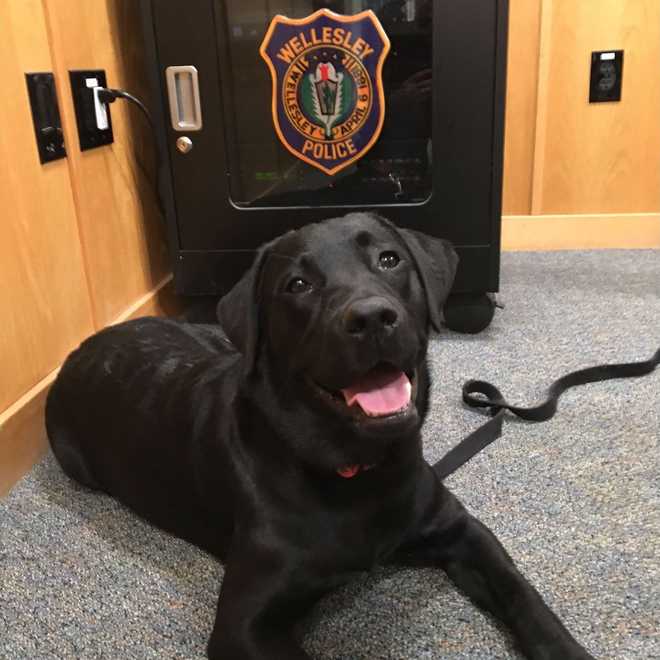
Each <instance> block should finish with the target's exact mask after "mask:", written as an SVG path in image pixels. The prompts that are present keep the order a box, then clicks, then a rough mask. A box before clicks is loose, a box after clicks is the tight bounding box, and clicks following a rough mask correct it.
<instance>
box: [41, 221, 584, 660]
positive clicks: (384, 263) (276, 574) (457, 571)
mask: <svg viewBox="0 0 660 660" xmlns="http://www.w3.org/2000/svg"><path fill="white" fill-rule="evenodd" d="M383 253H386V256H385V257H383V256H382V255H383ZM390 253H396V255H398V258H399V259H400V261H399V262H398V264H397V263H396V258H394V257H392V255H391V254H390ZM396 255H395V256H396ZM456 262H457V258H456V255H455V253H454V251H453V249H452V248H451V246H450V245H449V244H448V243H447V242H445V241H439V240H437V239H433V238H430V237H428V236H424V235H422V234H417V233H414V232H410V231H408V230H404V229H399V228H396V227H394V226H393V225H391V224H390V223H389V222H387V221H386V220H384V219H382V218H379V217H378V216H375V215H372V214H351V215H348V216H346V217H344V218H336V219H333V220H329V221H326V222H324V223H320V224H317V225H310V226H308V227H305V228H304V229H302V230H299V231H297V232H291V233H289V234H286V235H285V236H283V237H281V238H280V239H278V240H276V241H273V242H272V243H270V244H269V245H267V246H265V247H264V248H263V249H262V250H261V251H260V252H259V254H258V256H257V258H256V260H255V263H254V266H253V267H252V269H251V270H250V271H249V272H248V273H247V274H246V275H245V277H244V278H243V279H242V280H241V282H240V283H239V284H238V285H237V286H236V288H235V289H233V290H232V291H231V292H230V293H229V294H228V295H227V296H226V297H225V298H224V299H223V300H222V301H221V302H220V304H219V306H218V315H219V318H220V321H221V325H222V328H224V332H226V333H227V336H225V335H224V332H223V330H222V329H221V327H219V326H203V325H188V324H185V323H181V322H177V321H172V320H159V319H139V320H136V321H131V322H128V323H123V324H121V325H118V326H114V327H111V328H108V329H106V330H103V331H102V332H99V333H98V334H97V335H95V336H93V337H91V338H90V339H88V340H87V341H85V342H84V343H83V344H82V346H81V347H80V348H79V349H78V350H77V351H75V352H74V353H72V354H71V356H69V358H68V359H67V361H66V362H65V364H64V366H63V368H62V370H61V372H60V374H59V376H58V378H57V380H56V382H55V383H54V385H53V387H52V389H51V391H50V394H49V397H48V402H47V411H46V418H47V419H46V421H47V428H48V435H49V438H50V442H51V445H52V448H53V451H54V453H55V455H56V456H57V458H58V459H59V461H60V463H61V464H62V467H63V469H64V470H65V471H66V472H67V473H68V474H69V475H70V476H71V477H73V478H74V479H77V480H78V481H80V482H82V483H84V484H86V485H88V486H89V487H91V488H96V489H100V490H103V491H105V492H107V493H110V494H111V495H113V496H114V497H116V498H117V499H119V500H120V501H121V502H123V503H124V504H126V505H127V506H129V507H131V508H132V509H133V510H134V511H135V512H136V513H138V514H140V515H141V516H143V517H144V518H146V519H147V520H149V521H151V522H153V523H155V524H156V525H159V526H161V527H162V528H164V529H166V530H168V531H170V532H172V533H173V534H176V535H178V536H181V537H183V538H185V539H187V540H189V541H191V542H193V543H196V544H198V545H199V546H201V547H203V548H205V549H207V550H209V551H210V552H212V553H214V554H215V555H217V556H218V557H219V558H221V559H222V560H223V561H225V562H226V573H225V578H224V581H223V585H222V589H221V593H220V598H219V601H218V610H217V618H216V624H215V627H214V630H213V634H212V636H211V639H210V641H209V645H208V655H209V657H210V658H214V659H223V660H234V659H242V658H250V659H257V658H258V659H275V658H278V659H282V660H296V659H298V658H307V657H308V656H307V654H306V653H305V652H304V651H303V650H302V648H301V647H300V646H299V644H298V642H297V641H296V640H295V639H294V637H293V634H292V630H293V627H294V624H295V623H296V621H297V620H298V619H299V618H300V617H301V616H302V615H303V614H304V613H305V612H306V611H307V610H308V609H309V608H310V606H311V605H312V604H313V603H314V602H315V601H316V600H317V599H318V598H320V597H321V596H322V595H323V594H324V593H326V592H327V591H329V590H331V589H332V588H334V587H336V586H338V585H340V584H342V583H344V582H346V581H347V580H349V579H350V578H351V576H352V575H353V574H355V572H357V571H362V570H365V569H369V568H371V567H373V566H374V565H375V564H378V563H380V562H402V563H410V564H425V565H433V566H437V567H439V568H443V569H444V570H446V571H447V573H448V574H449V576H450V577H451V578H452V580H454V581H455V583H456V584H457V585H458V586H459V587H460V588H462V589H463V590H465V592H466V593H467V594H469V595H470V596H471V597H472V598H473V600H474V601H475V602H476V603H477V604H478V605H479V606H481V607H483V608H485V609H487V610H489V611H490V612H492V613H493V614H494V615H496V616H497V617H499V618H500V619H502V620H503V621H504V622H505V623H507V624H508V625H509V626H510V627H511V629H512V631H513V633H514V635H515V637H516V639H517V641H518V643H519V644H520V647H521V649H522V650H523V652H524V653H525V654H526V655H527V656H528V657H530V658H535V659H539V660H541V659H552V660H575V659H578V658H580V659H586V658H590V657H591V656H590V655H589V654H588V653H587V652H586V651H585V650H584V649H582V648H581V647H580V646H579V644H578V643H577V642H576V641H575V640H574V639H573V638H572V637H571V636H570V634H569V633H568V632H567V631H566V629H565V628H564V626H563V625H562V624H561V623H560V622H559V620H558V619H557V618H556V617H555V616H554V615H553V614H552V612H551V611H550V610H549V609H548V608H547V606H546V605H545V604H544V603H543V601H542V600H541V597H540V596H539V595H538V593H537V592H536V591H535V590H534V589H533V587H531V586H530V585H529V583H528V582H527V581H526V580H525V579H524V578H523V577H522V575H521V574H520V573H519V572H518V571H517V570H516V568H515V566H514V564H513V562H512V561H511V559H510V558H509V556H508V555H507V553H506V552H505V551H504V549H503V548H502V547H501V545H500V544H499V543H498V541H497V540H496V539H495V537H494V536H493V535H492V534H491V533H490V532H489V531H488V530H487V529H486V528H485V527H484V526H483V525H482V524H481V523H479V522H478V521H477V520H476V519H475V518H474V517H472V516H471V515H470V514H469V513H468V512H467V511H465V509H464V508H463V507H462V505H461V504H460V503H459V502H458V501H457V500H456V498H455V497H454V496H453V495H452V494H451V493H449V491H448V490H447V489H446V488H445V487H444V485H443V484H442V483H441V482H440V481H439V479H438V477H437V476H436V475H435V473H434V472H433V470H432V469H431V468H430V467H429V465H428V464H427V463H426V462H425V461H424V459H423V457H422V447H421V438H420V427H421V425H422V422H423V420H424V417H425V415H426V411H427V407H428V386H429V378H428V371H427V367H426V361H425V355H426V349H427V343H428V331H429V328H430V327H433V326H435V327H439V325H440V323H441V310H442V304H443V302H444V299H445V298H446V296H447V294H448V292H449V288H450V286H451V283H452V280H453V277H454V272H455V269H456ZM296 278H300V279H301V280H303V282H302V283H301V282H300V281H295V282H293V284H291V281H292V279H296ZM227 337H228V338H229V339H228V338H227ZM230 340H231V341H230ZM383 364H388V365H390V368H392V367H396V368H397V369H398V370H400V371H404V372H405V373H407V374H409V375H410V376H411V378H412V380H413V404H412V405H411V406H410V407H409V408H408V409H407V410H406V411H404V412H402V413H398V414H393V415H390V416H387V417H377V418H369V417H367V416H365V415H364V414H361V413H359V412H356V410H357V409H356V408H355V407H352V408H348V406H347V405H346V404H345V403H344V402H343V401H342V400H341V399H340V398H336V397H334V396H333V394H332V393H333V392H334V393H337V392H338V391H339V390H340V389H342V388H345V387H347V386H349V385H350V384H352V383H354V382H355V381H356V379H359V378H360V377H361V376H363V375H364V374H365V373H366V372H368V371H370V370H371V369H372V368H373V367H374V366H375V365H381V366H382V365H383ZM351 465H356V466H360V471H359V472H358V473H357V474H356V475H355V476H353V477H352V478H344V477H343V476H341V474H340V473H339V472H338V470H340V469H341V468H343V467H344V466H351Z"/></svg>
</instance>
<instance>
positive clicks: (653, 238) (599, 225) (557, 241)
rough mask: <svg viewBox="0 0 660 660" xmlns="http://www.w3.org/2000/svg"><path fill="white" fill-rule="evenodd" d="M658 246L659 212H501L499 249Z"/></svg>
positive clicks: (533, 249) (659, 236) (583, 248)
mask: <svg viewBox="0 0 660 660" xmlns="http://www.w3.org/2000/svg"><path fill="white" fill-rule="evenodd" d="M612 248H621V249H642V248H656V249H657V248H660V213H625V214H594V215H504V216H502V250H505V251H522V250H532V251H538V250H598V249H612Z"/></svg>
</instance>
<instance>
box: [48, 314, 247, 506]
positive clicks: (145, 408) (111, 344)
mask: <svg viewBox="0 0 660 660" xmlns="http://www.w3.org/2000/svg"><path fill="white" fill-rule="evenodd" d="M239 359H240V355H239V354H238V353H237V352H236V351H235V350H234V348H233V347H232V345H231V343H230V342H229V341H228V340H227V339H226V337H225V336H224V334H223V332H222V330H221V329H220V328H219V326H205V325H190V324H186V323H182V322H178V321H173V320H166V319H158V318H141V319H136V320H134V321H128V322H126V323H121V324H118V325H115V326H111V327H109V328H106V329H104V330H102V331H100V332H99V333H97V334H95V335H93V336H92V337H90V338H89V339H87V340H85V341H84V342H83V343H82V344H81V346H80V347H79V348H78V349H77V350H75V351H73V352H72V353H71V355H69V357H68V358H67V359H66V361H65V363H64V365H63V366H62V369H61V370H60V373H59V374H58V376H57V378H56V380H55V382H54V383H53V386H52V387H51V390H50V392H49V394H48V399H47V402H46V429H47V433H48V438H49V441H50V444H51V447H52V450H53V453H54V454H55V456H56V457H57V459H58V461H59V463H60V464H61V466H62V468H63V469H64V471H65V472H66V473H67V474H68V475H69V476H70V477H72V478H73V479H75V480H77V481H79V482H81V483H82V484H84V485H86V486H88V487H90V488H95V489H101V490H105V491H107V492H109V493H111V494H113V495H116V496H118V497H119V498H120V499H128V500H129V501H128V502H126V503H127V504H129V505H131V504H132V503H131V502H130V499H131V494H132V493H135V494H136V496H137V491H138V490H139V489H138V487H137V485H132V484H131V479H130V475H131V473H132V472H136V473H140V474H141V475H143V476H142V478H143V479H144V480H148V479H149V476H151V477H152V478H153V479H154V480H155V481H158V482H159V483H160V485H161V487H162V486H163V485H164V484H165V483H170V484H171V483H173V480H174V479H173V475H170V474H169V473H170V472H171V471H172V470H174V471H175V473H180V471H181V470H182V469H183V467H184V465H183V464H182V463H185V462H187V461H191V460H193V458H192V455H191V454H192V452H193V451H194V446H193V444H194V440H195V439H194V437H193V436H194V434H195V433H196V432H197V433H201V432H202V431H203V427H204V426H205V425H204V421H205V420H204V419H200V415H201V416H202V417H204V416H206V417H207V418H208V417H209V416H210V415H211V414H212V413H217V412H218V411H217V408H218V407H219V408H223V406H225V404H227V403H228V401H227V399H230V398H231V392H232V391H233V390H234V389H235V384H234V381H233V373H234V372H237V370H236V369H233V366H234V365H236V364H237V362H238V360H239ZM218 390H219V392H218V394H219V396H217V397H215V396H213V395H211V396H212V398H213V401H212V402H210V401H209V400H208V399H209V396H210V395H209V392H216V391H218ZM225 407H226V406H225ZM211 408H213V410H212V409H211ZM220 412H222V411H220ZM191 467H192V466H191ZM159 490H160V489H159ZM122 491H125V492H122Z"/></svg>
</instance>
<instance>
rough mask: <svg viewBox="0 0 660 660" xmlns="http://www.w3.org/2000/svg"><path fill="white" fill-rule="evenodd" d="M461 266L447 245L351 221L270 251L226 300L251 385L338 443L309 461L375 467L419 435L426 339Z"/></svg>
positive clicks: (310, 230) (381, 223) (224, 308)
mask: <svg viewBox="0 0 660 660" xmlns="http://www.w3.org/2000/svg"><path fill="white" fill-rule="evenodd" d="M457 262H458V258H457V256H456V253H455V252H454V250H453V248H452V247H451V245H450V244H449V243H448V242H446V241H443V240H440V239H435V238H431V237H429V236H426V235H424V234H420V233H418V232H414V231H411V230H406V229H399V228H397V227H395V226H394V225H393V224H391V223H390V222H388V221H387V220H385V219H384V218H381V217H379V216H377V215H375V214H368V213H352V214H349V215H347V216H345V217H342V218H333V219H331V220H327V221H325V222H322V223H318V224H314V225H308V226H306V227H304V228H303V229H301V230H298V231H295V232H290V233H288V234H285V235H284V236H282V237H280V238H279V239H277V240H275V241H273V242H271V243H269V244H268V245H266V246H264V247H263V248H262V249H261V251H260V252H259V253H258V255H257V258H256V259H255V262H254V264H253V266H252V268H251V269H250V270H249V271H248V272H247V273H246V275H245V276H244V277H243V279H242V280H241V281H240V282H239V283H238V284H237V285H236V287H235V288H234V289H232V291H230V292H229V293H228V294H227V295H226V296H225V297H224V298H223V299H222V300H221V301H220V303H219V305H218V317H219V320H220V323H221V325H222V326H223V328H224V329H225V332H226V333H227V335H228V336H229V338H230V339H231V340H232V342H233V343H234V344H235V346H236V347H237V348H238V350H239V351H241V352H242V353H243V357H244V367H245V375H246V379H248V381H250V380H252V381H253V382H254V381H255V380H257V381H258V380H259V379H261V380H262V381H263V379H264V378H265V379H266V380H267V381H268V383H269V384H270V385H271V386H272V392H273V393H274V395H275V396H276V397H277V399H278V403H279V406H278V407H279V408H280V409H281V410H286V411H290V412H291V413H292V415H289V417H293V418H295V419H297V420H305V421H304V423H305V424H306V425H308V426H309V424H310V420H312V419H313V422H311V424H312V427H313V428H312V429H311V431H312V432H311V433H310V435H313V430H318V432H319V433H321V434H326V432H327V435H328V436H330V435H332V438H333V439H332V440H328V439H327V438H324V439H323V441H322V442H321V441H319V442H318V443H314V442H313V440H310V447H309V459H310V462H312V463H315V464H317V465H319V466H320V465H327V466H328V467H329V466H330V465H334V464H335V463H337V462H338V463H337V465H338V466H340V467H341V466H343V465H359V464H360V465H370V464H371V463H369V461H374V462H377V461H378V460H379V459H380V458H382V456H383V453H384V452H385V451H386V449H387V447H388V445H391V444H392V443H393V442H394V441H396V440H404V439H405V438H409V437H411V436H416V433H417V431H418V430H419V427H420V425H421V421H422V418H423V416H424V413H425V411H426V400H427V390H428V378H427V373H426V365H425V355H426V348H427V343H428V332H429V329H430V328H435V329H437V330H439V329H440V324H441V319H442V306H443V303H444V301H445V299H446V297H447V295H448V293H449V290H450V288H451V285H452V282H453V279H454V274H455V271H456V265H457ZM360 440H364V441H365V442H360ZM321 446H323V451H320V447H321ZM299 449H300V448H299ZM312 454H313V455H312ZM333 462H334V463H333Z"/></svg>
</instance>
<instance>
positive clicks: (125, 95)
mask: <svg viewBox="0 0 660 660" xmlns="http://www.w3.org/2000/svg"><path fill="white" fill-rule="evenodd" d="M98 99H99V102H100V103H105V104H110V103H114V102H115V101H116V100H117V99H125V100H126V101H130V102H131V103H133V104H134V105H136V106H137V107H138V108H139V109H140V111H141V112H142V114H143V115H144V116H145V118H146V120H147V121H148V122H149V127H150V128H151V133H152V135H153V138H154V147H155V149H156V182H155V187H156V204H157V205H158V210H159V211H160V214H161V216H162V217H163V221H164V220H165V208H164V206H163V200H162V199H161V196H160V168H161V153H160V147H159V146H158V135H157V134H156V125H155V124H154V120H153V118H152V116H151V113H150V112H149V110H147V106H146V105H144V103H142V101H140V99H139V98H137V97H136V96H133V94H130V93H129V92H126V91H124V90H123V89H112V88H110V87H99V88H98Z"/></svg>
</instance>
